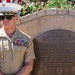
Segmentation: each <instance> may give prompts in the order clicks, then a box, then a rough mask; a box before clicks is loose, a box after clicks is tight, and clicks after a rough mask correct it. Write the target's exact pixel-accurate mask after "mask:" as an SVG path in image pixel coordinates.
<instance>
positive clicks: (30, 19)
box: [17, 9, 75, 38]
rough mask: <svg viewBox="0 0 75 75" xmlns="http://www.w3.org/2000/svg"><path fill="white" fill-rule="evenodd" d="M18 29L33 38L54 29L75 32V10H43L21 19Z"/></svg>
mask: <svg viewBox="0 0 75 75" xmlns="http://www.w3.org/2000/svg"><path fill="white" fill-rule="evenodd" d="M17 27H18V28H19V29H21V30H22V31H24V32H25V33H27V34H29V35H30V36H31V37H32V38H35V37H36V36H38V35H40V34H41V33H43V32H46V31H48V30H53V29H66V30H70V31H73V32H75V10H73V9H71V10H61V9H51V10H42V11H39V12H35V13H33V14H31V15H30V14H29V15H27V16H24V17H21V18H20V19H19V21H18V25H17Z"/></svg>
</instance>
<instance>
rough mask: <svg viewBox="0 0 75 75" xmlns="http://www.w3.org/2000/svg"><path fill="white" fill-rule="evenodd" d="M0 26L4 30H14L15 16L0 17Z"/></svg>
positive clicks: (16, 18)
mask: <svg viewBox="0 0 75 75" xmlns="http://www.w3.org/2000/svg"><path fill="white" fill-rule="evenodd" d="M1 18H2V19H1V21H2V24H3V26H4V28H15V27H16V22H17V20H18V16H17V15H14V16H13V15H7V16H2V17H1Z"/></svg>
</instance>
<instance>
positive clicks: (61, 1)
mask: <svg viewBox="0 0 75 75" xmlns="http://www.w3.org/2000/svg"><path fill="white" fill-rule="evenodd" d="M34 1H35V0H30V3H29V4H28V5H26V3H24V4H23V7H24V8H23V9H22V10H21V15H20V16H24V15H27V14H32V13H34V12H37V11H40V10H43V9H50V8H57V9H75V0H50V1H49V2H48V3H47V2H34Z"/></svg>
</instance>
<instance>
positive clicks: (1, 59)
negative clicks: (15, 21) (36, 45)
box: [0, 28, 35, 75]
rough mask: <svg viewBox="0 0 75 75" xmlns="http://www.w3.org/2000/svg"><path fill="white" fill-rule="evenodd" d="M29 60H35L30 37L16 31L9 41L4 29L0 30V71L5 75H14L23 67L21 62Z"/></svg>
mask: <svg viewBox="0 0 75 75" xmlns="http://www.w3.org/2000/svg"><path fill="white" fill-rule="evenodd" d="M30 59H35V55H34V49H33V43H32V41H31V39H30V37H29V36H27V35H26V34H25V33H23V32H21V31H19V30H18V29H16V31H15V33H14V34H13V36H12V38H11V39H10V38H9V37H8V35H7V34H6V33H5V31H4V28H1V29H0V70H1V71H2V72H3V73H4V74H7V75H13V74H14V75H15V74H16V73H17V72H18V71H19V70H20V69H21V68H22V67H23V61H25V60H30Z"/></svg>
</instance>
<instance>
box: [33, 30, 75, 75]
mask: <svg viewBox="0 0 75 75" xmlns="http://www.w3.org/2000/svg"><path fill="white" fill-rule="evenodd" d="M33 42H34V48H35V54H36V60H35V63H34V68H33V72H32V75H75V32H71V31H68V30H64V29H56V30H51V31H47V32H45V33H42V34H41V35H39V36H38V37H36V38H35V39H34V40H33Z"/></svg>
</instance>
